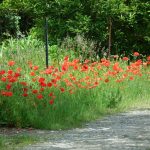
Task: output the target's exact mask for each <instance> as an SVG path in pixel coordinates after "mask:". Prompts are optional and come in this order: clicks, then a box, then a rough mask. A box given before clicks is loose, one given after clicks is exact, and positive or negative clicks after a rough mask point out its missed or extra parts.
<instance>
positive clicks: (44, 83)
mask: <svg viewBox="0 0 150 150" xmlns="http://www.w3.org/2000/svg"><path fill="white" fill-rule="evenodd" d="M25 54H26V55H25ZM139 55H140V54H139V53H138V52H134V53H133V56H134V60H133V61H132V62H130V64H129V63H128V61H129V58H128V57H127V56H124V57H117V59H112V60H109V59H106V58H100V59H98V60H96V61H92V60H90V59H85V60H84V61H82V62H81V60H80V59H79V58H73V59H72V58H71V57H70V56H69V55H66V56H64V57H63V59H61V60H60V62H59V63H57V62H53V63H51V65H50V66H49V67H48V68H45V66H44V60H43V58H44V57H42V56H43V54H42V53H41V52H38V51H37V52H36V53H35V51H33V52H31V53H29V51H28V52H27V53H26V52H25V51H22V53H21V52H20V51H19V53H18V52H16V51H14V50H12V51H9V55H8V54H7V51H5V53H4V55H3V56H2V57H1V59H0V116H1V117H0V124H1V125H3V126H10V127H34V128H43V129H66V128H70V127H74V126H77V125H81V123H82V122H85V121H89V120H92V119H96V118H98V117H100V116H102V115H103V114H106V113H107V114H108V113H112V112H114V111H121V110H124V109H126V108H130V107H134V104H136V102H137V103H138V105H142V103H144V104H145V105H148V104H149V101H148V99H149V96H150V91H149V89H150V88H149V85H150V84H149V83H150V56H146V57H145V59H144V60H141V59H138V56H139ZM30 56H31V57H30ZM37 56H38V57H37ZM4 58H5V59H4ZM51 62H52V61H51ZM135 107H136V106H135Z"/></svg>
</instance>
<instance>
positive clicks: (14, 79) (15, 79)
mask: <svg viewBox="0 0 150 150" xmlns="http://www.w3.org/2000/svg"><path fill="white" fill-rule="evenodd" d="M16 81H17V78H15V77H11V78H9V82H16Z"/></svg>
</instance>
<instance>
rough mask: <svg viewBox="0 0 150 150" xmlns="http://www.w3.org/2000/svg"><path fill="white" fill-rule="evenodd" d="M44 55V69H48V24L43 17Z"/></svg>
mask: <svg viewBox="0 0 150 150" xmlns="http://www.w3.org/2000/svg"><path fill="white" fill-rule="evenodd" d="M45 54H46V68H48V22H47V17H45Z"/></svg>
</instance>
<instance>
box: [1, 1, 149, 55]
mask: <svg viewBox="0 0 150 150" xmlns="http://www.w3.org/2000/svg"><path fill="white" fill-rule="evenodd" d="M0 8H1V10H2V13H1V15H0V16H1V17H2V18H3V20H5V22H6V23H7V26H5V28H4V29H2V30H1V35H2V34H4V32H6V29H8V31H10V30H11V29H13V33H12V32H9V33H10V34H14V32H15V31H16V30H17V31H18V30H19V29H20V30H21V32H23V33H28V32H29V31H30V33H29V34H30V35H32V34H33V35H36V36H37V37H38V38H40V39H42V40H43V39H44V38H43V37H44V32H43V31H44V29H43V28H44V18H45V17H48V24H49V40H50V45H55V44H57V41H58V40H60V41H62V40H63V39H64V38H66V37H67V36H70V37H72V38H74V37H75V36H76V35H77V34H80V35H84V36H85V37H86V38H87V39H90V40H93V41H96V42H97V43H101V45H102V47H101V46H99V45H98V44H97V49H98V50H99V55H101V51H102V48H103V47H105V48H106V49H107V48H108V37H109V25H110V23H109V19H111V20H112V36H111V39H112V54H115V53H123V51H126V53H130V51H131V50H133V49H134V50H135V51H139V52H142V53H148V51H149V47H150V42H149V41H150V15H149V13H150V9H149V8H150V3H149V1H148V0H132V1H131V0H129V1H127V0H89V1H85V0H76V1H73V0H51V1H46V0H44V1H41V0H32V1H30V0H13V1H12V0H4V1H3V3H2V4H1V7H0ZM5 10H7V11H8V13H5ZM14 13H15V14H14ZM4 16H5V17H4ZM6 18H8V20H7V19H6ZM18 21H20V23H19V26H18ZM4 25H6V24H5V23H3V26H4ZM12 25H13V27H12ZM15 33H17V32H15Z"/></svg>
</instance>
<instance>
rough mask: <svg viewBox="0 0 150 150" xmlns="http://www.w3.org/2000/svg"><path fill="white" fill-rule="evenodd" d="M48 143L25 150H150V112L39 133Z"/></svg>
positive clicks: (136, 112)
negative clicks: (74, 127)
mask: <svg viewBox="0 0 150 150" xmlns="http://www.w3.org/2000/svg"><path fill="white" fill-rule="evenodd" d="M39 132H41V133H37V134H38V135H39V137H40V135H42V136H43V135H45V136H47V137H50V138H49V139H48V141H47V142H44V143H38V144H36V145H30V146H28V147H26V148H24V149H23V150H150V110H137V111H130V112H127V113H121V114H118V115H113V116H108V117H105V118H104V119H102V120H97V121H95V122H92V123H89V124H87V125H86V126H85V127H84V128H82V129H79V128H76V129H73V130H67V131H39Z"/></svg>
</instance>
